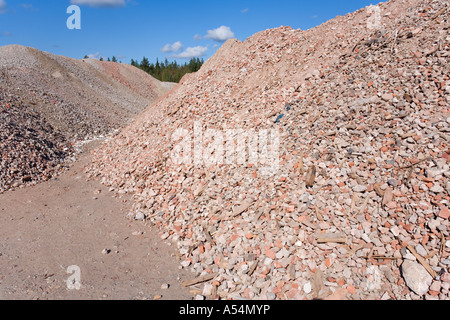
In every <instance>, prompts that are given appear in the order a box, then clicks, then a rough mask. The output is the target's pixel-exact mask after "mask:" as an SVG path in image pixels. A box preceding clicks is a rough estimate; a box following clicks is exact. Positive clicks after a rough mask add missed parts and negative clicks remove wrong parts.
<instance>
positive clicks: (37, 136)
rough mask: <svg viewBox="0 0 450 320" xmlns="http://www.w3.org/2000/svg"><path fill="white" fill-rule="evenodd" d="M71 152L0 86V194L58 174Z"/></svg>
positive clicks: (28, 108) (60, 137)
mask: <svg viewBox="0 0 450 320" xmlns="http://www.w3.org/2000/svg"><path fill="white" fill-rule="evenodd" d="M72 152H73V148H72V146H71V145H70V143H69V142H68V141H67V140H66V138H65V137H64V136H63V135H62V134H61V133H59V132H58V131H57V130H55V129H54V128H53V127H52V126H51V125H50V124H49V123H48V122H47V121H46V120H45V119H44V118H42V116H41V115H40V114H39V112H37V111H36V109H34V108H33V107H31V106H30V105H27V104H25V103H23V101H21V100H20V98H19V97H17V96H13V95H11V94H8V93H7V92H6V91H5V90H4V88H3V87H2V86H1V85H0V154H1V159H0V193H2V192H4V191H5V190H8V189H11V188H17V187H19V186H22V185H34V184H36V183H37V182H40V181H46V180H48V179H50V178H51V177H52V176H55V175H57V174H59V173H60V172H61V170H63V169H64V168H65V166H66V165H65V161H66V158H67V157H68V156H69V155H70V154H71V153H72Z"/></svg>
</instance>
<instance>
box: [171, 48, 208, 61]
mask: <svg viewBox="0 0 450 320" xmlns="http://www.w3.org/2000/svg"><path fill="white" fill-rule="evenodd" d="M206 51H208V47H201V46H198V47H189V48H187V49H186V50H185V51H184V52H182V53H180V54H177V55H174V56H173V58H180V59H190V58H199V57H202V56H204V55H205V54H206Z"/></svg>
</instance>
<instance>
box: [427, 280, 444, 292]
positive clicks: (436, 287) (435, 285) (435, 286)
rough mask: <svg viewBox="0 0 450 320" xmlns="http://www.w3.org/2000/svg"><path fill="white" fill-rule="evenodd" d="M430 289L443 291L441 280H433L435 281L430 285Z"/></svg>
mask: <svg viewBox="0 0 450 320" xmlns="http://www.w3.org/2000/svg"><path fill="white" fill-rule="evenodd" d="M430 291H436V292H440V291H441V282H440V281H433V283H432V284H431V286H430Z"/></svg>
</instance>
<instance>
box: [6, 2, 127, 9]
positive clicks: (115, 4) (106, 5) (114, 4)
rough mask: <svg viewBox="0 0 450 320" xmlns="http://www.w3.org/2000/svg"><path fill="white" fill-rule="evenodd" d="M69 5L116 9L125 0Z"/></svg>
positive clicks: (121, 5) (123, 3)
mask: <svg viewBox="0 0 450 320" xmlns="http://www.w3.org/2000/svg"><path fill="white" fill-rule="evenodd" d="M0 1H1V0H0ZM70 3H72V4H75V5H78V6H85V5H86V6H89V7H96V8H117V7H124V6H125V0H70Z"/></svg>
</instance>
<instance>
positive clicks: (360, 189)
mask: <svg viewBox="0 0 450 320" xmlns="http://www.w3.org/2000/svg"><path fill="white" fill-rule="evenodd" d="M353 191H355V192H366V191H367V187H366V186H363V185H357V186H355V187H353Z"/></svg>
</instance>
